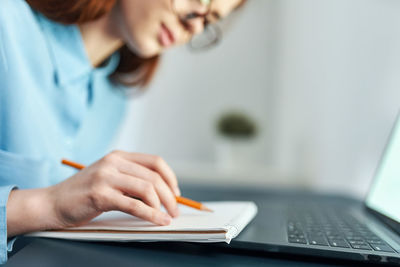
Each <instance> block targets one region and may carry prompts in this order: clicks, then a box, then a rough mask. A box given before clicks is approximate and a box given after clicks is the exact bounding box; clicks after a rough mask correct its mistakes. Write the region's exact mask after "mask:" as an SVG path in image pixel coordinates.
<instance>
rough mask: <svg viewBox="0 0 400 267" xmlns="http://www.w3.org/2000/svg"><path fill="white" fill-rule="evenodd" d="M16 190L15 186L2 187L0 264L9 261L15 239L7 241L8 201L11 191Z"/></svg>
mask: <svg viewBox="0 0 400 267" xmlns="http://www.w3.org/2000/svg"><path fill="white" fill-rule="evenodd" d="M14 188H16V186H15V185H7V186H1V187H0V264H3V263H5V262H6V261H7V253H8V251H11V249H12V245H13V243H14V241H15V238H14V239H12V240H10V241H8V239H7V210H6V207H7V201H8V196H9V195H10V192H11V190H13V189H14Z"/></svg>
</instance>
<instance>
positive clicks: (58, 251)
mask: <svg viewBox="0 0 400 267" xmlns="http://www.w3.org/2000/svg"><path fill="white" fill-rule="evenodd" d="M183 192H184V193H185V196H188V197H192V198H195V199H198V200H210V201H212V200H223V199H226V200H253V201H255V202H256V203H262V202H264V203H265V201H268V198H275V199H276V197H278V196H279V197H285V198H287V197H292V196H296V197H298V196H299V194H300V195H301V193H298V192H276V191H270V192H269V191H263V190H256V189H244V188H241V189H239V188H236V189H226V188H225V189H224V188H205V187H193V186H186V187H183ZM200 196H201V197H200ZM248 228H251V224H250V225H249V226H248ZM249 230H251V229H245V231H244V233H245V232H246V231H249ZM16 246H17V248H16V251H15V252H14V253H13V255H11V257H10V259H9V261H8V262H7V264H6V266H21V265H22V264H24V265H26V266H96V267H98V266H177V265H178V266H182V265H183V266H186V265H191V266H193V265H194V266H209V265H218V266H259V265H262V266H293V265H295V266H343V265H346V263H345V262H333V261H332V260H318V259H310V258H308V259H307V258H301V257H299V256H290V255H282V254H278V253H262V254H260V253H259V252H257V253H252V252H251V251H242V250H240V249H236V248H232V247H231V246H229V245H227V244H222V243H218V244H195V243H177V242H163V243H139V242H136V243H135V242H132V243H105V242H101V243H100V242H99V243H90V242H76V241H65V240H51V239H38V238H20V239H19V240H17V243H16ZM353 264H354V263H353ZM349 265H351V263H349Z"/></svg>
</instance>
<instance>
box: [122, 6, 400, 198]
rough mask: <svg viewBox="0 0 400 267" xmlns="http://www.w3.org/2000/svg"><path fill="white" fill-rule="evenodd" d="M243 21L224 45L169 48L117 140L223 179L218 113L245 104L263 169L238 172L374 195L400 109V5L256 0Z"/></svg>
mask: <svg viewBox="0 0 400 267" xmlns="http://www.w3.org/2000/svg"><path fill="white" fill-rule="evenodd" d="M226 24H231V22H229V23H226ZM231 26H232V27H229V25H228V26H227V27H226V28H229V29H228V30H227V31H226V34H225V36H224V41H223V43H222V44H221V45H220V46H218V47H217V48H216V49H214V50H212V51H209V52H206V53H203V54H192V53H190V52H189V51H188V50H187V49H186V48H185V47H182V48H178V49H174V50H172V51H170V52H168V53H167V54H166V55H165V57H164V61H163V64H162V66H161V69H160V72H159V73H158V75H157V78H156V80H155V81H154V83H153V84H152V86H151V88H149V89H148V92H146V93H145V94H144V95H143V96H141V97H139V98H135V99H133V101H131V106H130V111H129V114H128V117H127V119H126V123H125V124H124V127H123V129H122V131H121V134H120V135H119V137H118V141H117V143H116V144H115V146H116V147H118V148H123V149H125V150H131V151H140V152H146V153H154V154H159V155H161V156H163V157H165V158H166V159H167V161H169V162H173V164H174V167H176V169H177V172H178V174H180V173H181V174H182V179H185V177H183V176H187V177H189V176H191V177H199V179H201V178H202V177H203V176H207V174H208V176H209V177H212V176H213V175H214V174H215V175H216V176H218V175H217V174H219V175H220V173H217V172H215V170H214V169H213V168H209V167H210V166H212V165H213V164H212V163H213V162H214V159H215V153H214V151H215V143H216V137H215V130H214V121H215V119H216V117H217V116H218V115H219V114H220V113H221V112H223V111H225V110H226V109H229V108H232V107H234V108H241V109H243V110H245V111H247V112H248V113H249V114H251V115H252V116H253V117H254V118H256V119H257V121H258V123H259V124H260V125H261V126H262V134H261V135H260V136H259V138H258V139H257V143H256V148H255V150H254V152H253V161H254V163H255V164H257V166H259V167H257V168H255V169H257V170H261V171H255V170H254V171H252V170H251V169H247V170H245V171H244V172H243V173H242V174H243V175H241V177H239V178H238V179H247V180H246V181H247V182H246V183H249V181H253V182H257V181H258V183H263V184H265V185H268V184H275V185H279V184H282V185H283V184H293V185H298V186H299V185H303V186H308V187H315V188H318V189H328V190H336V191H337V190H346V191H352V192H357V193H358V194H363V193H364V192H365V191H366V189H367V187H368V184H369V180H370V179H371V177H372V172H373V169H374V167H375V165H376V162H377V160H378V157H379V153H380V151H381V149H382V147H383V145H384V143H385V138H386V137H387V135H388V133H389V130H390V127H391V124H392V123H393V120H394V118H395V115H396V113H397V109H398V107H399V104H398V103H399V96H400V90H399V86H400V75H399V74H400V1H396V0H352V1H349V0H250V1H249V3H248V5H247V6H246V7H245V9H244V10H243V11H242V12H240V14H237V16H236V18H234V21H233V25H231ZM176 162H179V164H177V163H176ZM189 165H190V166H193V165H194V166H198V167H197V168H196V167H193V168H190V174H191V175H188V171H187V169H186V172H185V171H184V170H185V168H184V166H189ZM201 166H203V167H204V166H206V167H204V168H202V167H201ZM205 168H207V169H209V170H210V171H207V169H205ZM220 176H221V175H220ZM225 176H226V175H225ZM251 176H254V177H257V179H256V180H257V181H255V180H254V179H253V180H251V179H250V178H248V177H251ZM228 178H229V177H228ZM236 178H237V177H236Z"/></svg>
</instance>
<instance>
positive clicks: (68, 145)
mask: <svg viewBox="0 0 400 267" xmlns="http://www.w3.org/2000/svg"><path fill="white" fill-rule="evenodd" d="M72 143H73V140H72V138H70V137H67V138H66V139H65V145H66V146H67V147H71V146H72Z"/></svg>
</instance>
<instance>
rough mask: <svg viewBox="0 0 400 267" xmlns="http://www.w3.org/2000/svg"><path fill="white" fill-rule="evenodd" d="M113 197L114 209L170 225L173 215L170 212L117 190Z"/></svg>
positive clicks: (156, 222) (159, 223)
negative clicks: (167, 212) (148, 204)
mask: <svg viewBox="0 0 400 267" xmlns="http://www.w3.org/2000/svg"><path fill="white" fill-rule="evenodd" d="M111 199H112V200H111V201H112V204H113V206H114V207H113V209H114V210H119V211H122V212H125V213H127V214H130V215H132V216H136V217H139V218H141V219H143V220H146V221H150V222H152V223H155V224H158V225H169V224H170V223H171V217H170V216H169V215H168V214H166V213H163V212H161V211H160V210H158V209H155V208H152V207H149V206H147V205H146V204H145V203H143V202H142V201H140V200H137V199H134V198H131V197H127V196H124V195H121V194H120V193H119V192H115V193H114V194H113V196H112V197H111Z"/></svg>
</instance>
